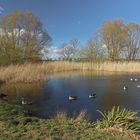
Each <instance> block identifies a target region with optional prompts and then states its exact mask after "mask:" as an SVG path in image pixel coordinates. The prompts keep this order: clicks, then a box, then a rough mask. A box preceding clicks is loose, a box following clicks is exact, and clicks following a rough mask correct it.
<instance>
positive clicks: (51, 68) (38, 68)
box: [0, 61, 140, 82]
mask: <svg viewBox="0 0 140 140" xmlns="http://www.w3.org/2000/svg"><path fill="white" fill-rule="evenodd" d="M73 70H80V71H88V70H90V71H91V70H96V71H114V72H140V63H139V62H68V61H60V62H43V63H34V64H33V63H26V64H23V65H18V64H17V65H9V66H1V67H0V80H3V81H6V82H34V81H42V80H46V79H47V78H49V75H50V74H51V73H55V72H63V71H73Z"/></svg>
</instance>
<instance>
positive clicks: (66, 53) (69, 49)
mask: <svg viewBox="0 0 140 140" xmlns="http://www.w3.org/2000/svg"><path fill="white" fill-rule="evenodd" d="M78 44H79V42H78V40H76V39H74V40H71V41H70V42H69V43H63V44H62V45H61V47H60V50H61V51H60V55H61V56H62V57H63V58H64V59H65V60H70V59H73V58H74V55H75V52H76V48H77V47H78Z"/></svg>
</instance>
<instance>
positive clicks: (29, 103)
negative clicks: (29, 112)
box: [21, 98, 33, 105]
mask: <svg viewBox="0 0 140 140" xmlns="http://www.w3.org/2000/svg"><path fill="white" fill-rule="evenodd" d="M21 104H22V105H32V104H33V102H27V101H25V99H24V98H21Z"/></svg>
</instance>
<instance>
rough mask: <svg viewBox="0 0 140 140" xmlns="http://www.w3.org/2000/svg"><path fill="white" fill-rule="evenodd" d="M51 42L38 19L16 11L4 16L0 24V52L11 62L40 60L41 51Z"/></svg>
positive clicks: (29, 14) (30, 14)
mask: <svg viewBox="0 0 140 140" xmlns="http://www.w3.org/2000/svg"><path fill="white" fill-rule="evenodd" d="M50 41H51V38H50V36H49V35H48V33H47V32H46V31H45V30H44V29H43V26H42V23H41V21H40V20H39V18H38V17H36V16H34V15H33V14H32V13H31V12H29V11H28V12H26V13H22V12H21V11H17V12H14V13H11V14H9V15H7V16H4V17H3V18H2V20H1V23H0V50H1V55H5V57H7V59H8V60H9V61H11V62H16V61H19V60H23V61H24V60H29V59H34V58H37V59H39V58H40V54H41V50H42V48H43V47H44V46H46V45H47V44H48V43H49V42H50Z"/></svg>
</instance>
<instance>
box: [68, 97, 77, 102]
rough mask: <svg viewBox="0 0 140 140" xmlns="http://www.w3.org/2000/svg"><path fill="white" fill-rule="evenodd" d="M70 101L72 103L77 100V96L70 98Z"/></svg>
mask: <svg viewBox="0 0 140 140" xmlns="http://www.w3.org/2000/svg"><path fill="white" fill-rule="evenodd" d="M69 100H70V101H72V100H77V96H69Z"/></svg>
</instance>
